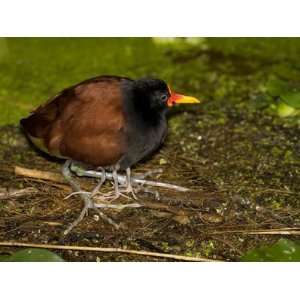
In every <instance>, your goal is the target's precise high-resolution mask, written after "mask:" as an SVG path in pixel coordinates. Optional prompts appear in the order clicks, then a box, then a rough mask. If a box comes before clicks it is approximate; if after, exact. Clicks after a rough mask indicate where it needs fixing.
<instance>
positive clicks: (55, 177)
mask: <svg viewBox="0 0 300 300" xmlns="http://www.w3.org/2000/svg"><path fill="white" fill-rule="evenodd" d="M15 174H16V175H19V176H24V177H31V178H37V179H44V180H49V181H54V182H58V183H66V181H65V180H64V178H63V176H62V175H60V174H58V173H54V172H48V171H40V170H36V169H27V168H23V167H19V166H15Z"/></svg>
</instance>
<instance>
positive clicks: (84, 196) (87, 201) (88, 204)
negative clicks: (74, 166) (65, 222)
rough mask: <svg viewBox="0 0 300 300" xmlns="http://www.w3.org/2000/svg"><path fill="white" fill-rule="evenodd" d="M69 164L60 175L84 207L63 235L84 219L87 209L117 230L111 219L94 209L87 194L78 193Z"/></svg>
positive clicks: (77, 186) (78, 188) (77, 185)
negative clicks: (90, 209) (78, 195)
mask: <svg viewBox="0 0 300 300" xmlns="http://www.w3.org/2000/svg"><path fill="white" fill-rule="evenodd" d="M71 163H72V161H71V160H67V161H66V162H65V163H64V165H63V168H62V174H63V176H64V178H65V180H66V181H67V182H68V183H69V184H70V185H71V187H72V189H73V190H74V192H78V193H79V194H80V197H81V198H82V199H83V201H84V207H83V209H82V211H81V213H80V215H79V216H78V218H77V219H76V220H75V221H74V222H73V223H72V224H71V225H70V226H69V227H68V228H67V229H66V230H65V231H64V235H67V234H68V233H69V232H70V231H71V230H72V229H73V228H74V227H75V226H76V225H77V224H78V223H79V222H80V221H82V219H83V218H84V216H85V215H86V214H87V212H88V209H89V208H93V209H95V210H96V211H97V213H98V214H99V215H100V217H101V218H102V219H104V220H105V221H107V222H108V223H109V224H111V225H113V226H114V227H115V228H117V229H118V228H119V225H117V224H116V223H115V222H114V221H113V220H112V219H110V218H109V217H107V216H106V215H105V214H104V213H103V212H101V211H100V210H99V209H97V208H96V207H94V203H93V201H92V200H91V198H90V197H89V196H88V195H87V194H85V193H80V192H81V189H80V186H79V184H78V183H76V181H75V180H74V179H72V175H71V171H70V165H71Z"/></svg>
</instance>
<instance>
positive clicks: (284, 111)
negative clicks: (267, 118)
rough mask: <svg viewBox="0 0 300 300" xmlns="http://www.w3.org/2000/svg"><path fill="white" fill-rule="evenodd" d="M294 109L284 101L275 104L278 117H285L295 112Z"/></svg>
mask: <svg viewBox="0 0 300 300" xmlns="http://www.w3.org/2000/svg"><path fill="white" fill-rule="evenodd" d="M296 112H297V111H296V109H295V108H294V107H291V106H289V105H287V104H285V103H284V102H281V103H279V104H278V105H277V113H278V115H279V117H282V118H285V117H289V116H293V115H295V114H296Z"/></svg>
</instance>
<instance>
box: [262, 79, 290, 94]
mask: <svg viewBox="0 0 300 300" xmlns="http://www.w3.org/2000/svg"><path fill="white" fill-rule="evenodd" d="M266 89H267V92H268V93H269V94H270V95H271V96H273V97H278V96H280V95H282V94H283V93H287V92H288V91H289V90H290V87H289V85H288V83H287V82H285V81H283V80H280V79H271V80H269V81H268V82H267V85H266Z"/></svg>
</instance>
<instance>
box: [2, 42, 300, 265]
mask: <svg viewBox="0 0 300 300" xmlns="http://www.w3.org/2000/svg"><path fill="white" fill-rule="evenodd" d="M4 42H5V47H6V48H7V49H6V52H7V53H6V54H5V53H4V54H3V55H2V56H1V55H0V59H2V60H0V64H1V71H0V73H1V76H0V86H1V88H0V109H1V117H0V122H1V124H2V125H3V126H2V127H1V129H0V158H1V163H0V188H2V189H3V188H10V189H12V188H24V187H34V188H35V189H36V190H38V192H37V193H35V194H34V195H30V196H24V197H20V198H11V199H6V200H5V201H4V200H2V202H1V207H0V216H1V221H0V240H1V241H20V242H21V241H22V242H35V243H48V244H72V245H85V246H99V247H119V248H128V249H137V250H147V251H155V252H162V253H173V254H180V255H187V256H201V257H205V258H210V259H217V260H225V261H237V260H239V259H240V257H241V256H242V255H243V254H244V253H246V252H247V251H248V250H250V249H253V248H255V247H257V246H261V245H267V244H271V243H273V242H275V241H277V240H278V239H279V238H280V236H281V235H278V234H270V233H271V232H270V229H280V228H295V227H296V228H298V229H299V227H300V203H299V194H300V185H299V183H300V141H299V135H300V123H299V117H298V115H297V114H294V115H291V116H287V117H282V115H280V113H279V110H278V107H279V105H280V98H279V97H275V96H274V95H272V93H270V82H274V80H275V81H276V80H281V81H283V82H285V83H287V84H288V85H293V86H297V85H299V78H300V77H299V75H300V61H299V58H298V55H297V53H299V50H300V42H299V39H182V40H175V41H174V40H169V39H124V40H120V39H106V40H105V39H8V40H5V41H4ZM0 45H1V44H0ZM0 54H1V52H0ZM1 57H2V58H1ZM97 74H120V75H126V76H130V77H141V76H145V75H148V74H152V75H155V76H157V77H160V78H163V79H165V80H166V81H167V82H168V83H169V84H170V85H171V87H172V88H173V89H174V90H176V91H178V92H182V93H185V94H190V95H193V96H196V97H198V98H200V99H203V100H204V101H203V104H202V105H199V106H194V107H178V108H175V109H174V110H173V111H171V112H170V115H169V128H170V130H169V135H168V138H167V141H166V143H165V144H164V146H163V147H162V148H161V149H160V151H159V152H157V153H156V154H155V155H154V156H153V157H152V158H151V159H150V160H148V161H146V162H144V163H141V164H139V165H137V166H136V168H134V169H133V172H134V173H141V172H144V171H147V170H152V169H157V168H161V169H162V170H163V173H162V174H161V175H160V176H158V177H156V178H154V179H156V180H160V181H164V182H169V183H174V184H179V185H182V186H185V187H188V188H190V189H191V190H192V191H191V192H187V193H182V192H170V191H166V190H163V189H161V190H160V191H159V192H160V194H161V200H160V201H158V200H156V199H154V198H153V197H149V196H146V195H144V194H140V195H139V201H141V202H143V203H145V207H143V208H135V209H133V208H126V209H123V210H121V211H117V210H106V213H107V214H108V215H109V216H111V217H112V218H113V219H114V220H116V221H117V222H119V223H121V224H122V225H123V228H122V230H115V229H114V228H113V227H112V226H110V225H109V224H106V223H105V222H103V221H102V220H101V219H100V220H99V218H97V216H95V215H94V213H91V214H90V215H89V216H88V217H86V218H85V219H84V221H82V222H81V223H80V225H78V227H76V228H74V230H73V231H72V232H71V233H70V234H69V235H68V236H66V237H63V235H62V233H63V230H64V229H65V228H66V227H67V226H68V225H69V224H70V223H71V222H72V221H73V220H74V219H75V218H76V217H77V215H78V213H79V212H80V209H81V207H82V202H81V201H80V200H79V199H77V198H75V197H73V198H69V199H64V197H65V196H66V195H67V194H68V192H67V191H66V187H65V186H64V185H62V184H54V183H51V182H48V181H43V180H33V179H29V178H24V177H21V176H16V175H15V174H14V167H15V166H16V165H17V166H23V167H27V168H35V169H39V170H44V171H54V172H59V170H60V168H61V162H59V161H55V160H53V159H51V158H49V157H46V156H44V155H42V154H41V153H38V152H37V151H35V150H34V149H33V148H32V147H31V145H29V144H28V142H27V140H26V139H25V138H24V135H23V133H22V132H21V130H20V129H19V127H18V125H17V123H18V120H19V119H20V118H21V117H22V116H25V115H26V114H28V112H29V111H30V110H31V109H33V108H34V107H35V106H36V105H38V104H40V103H42V102H43V101H44V100H45V99H47V97H49V96H51V95H54V94H55V93H57V92H58V91H59V90H60V89H62V88H64V87H66V86H68V85H71V84H73V83H76V82H77V81H80V80H82V79H85V78H88V77H92V76H94V75H97ZM2 75H3V76H2ZM81 183H82V184H83V185H84V186H85V187H86V188H92V187H93V185H94V184H95V181H93V180H91V179H81ZM105 188H106V189H109V188H110V185H109V184H106V186H105ZM132 201H133V200H132ZM253 230H265V231H266V230H267V231H268V232H267V233H269V234H253ZM298 236H299V235H289V238H290V239H292V240H295V241H297V240H299V238H298ZM0 250H1V252H2V253H6V252H11V251H13V250H14V249H13V248H5V247H1V248H0ZM55 252H56V253H58V254H60V255H62V257H63V258H64V259H66V260H68V261H99V260H100V261H140V260H159V261H161V260H162V259H158V258H157V259H153V258H151V257H142V256H134V255H124V254H122V255H120V254H117V253H109V254H108V253H106V254H104V253H92V252H77V251H55Z"/></svg>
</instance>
